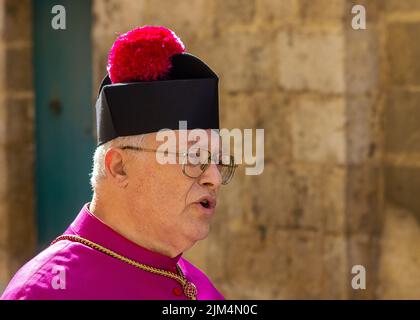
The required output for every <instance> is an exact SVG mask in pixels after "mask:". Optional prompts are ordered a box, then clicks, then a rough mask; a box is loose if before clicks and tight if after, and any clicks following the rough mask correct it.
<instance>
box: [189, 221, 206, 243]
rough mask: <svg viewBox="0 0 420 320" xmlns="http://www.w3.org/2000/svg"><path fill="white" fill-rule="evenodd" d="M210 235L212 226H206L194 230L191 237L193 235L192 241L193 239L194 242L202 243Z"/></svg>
mask: <svg viewBox="0 0 420 320" xmlns="http://www.w3.org/2000/svg"><path fill="white" fill-rule="evenodd" d="M209 233H210V225H209V224H205V225H200V226H196V227H195V228H193V230H192V232H190V235H191V239H193V240H194V241H200V240H204V239H205V238H207V237H208V235H209Z"/></svg>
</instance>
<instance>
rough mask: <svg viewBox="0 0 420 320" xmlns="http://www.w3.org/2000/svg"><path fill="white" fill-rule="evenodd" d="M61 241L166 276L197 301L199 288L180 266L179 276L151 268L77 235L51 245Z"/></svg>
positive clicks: (60, 237)
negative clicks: (76, 244)
mask: <svg viewBox="0 0 420 320" xmlns="http://www.w3.org/2000/svg"><path fill="white" fill-rule="evenodd" d="M60 240H70V241H74V242H79V243H81V244H84V245H86V246H88V247H90V248H92V249H95V250H97V251H100V252H102V253H105V254H107V255H109V256H111V257H113V258H116V259H118V260H121V261H123V262H126V263H128V264H130V265H132V266H134V267H136V268H139V269H141V270H143V271H147V272H151V273H154V274H157V275H160V276H164V277H167V278H170V279H174V280H176V281H178V282H179V283H180V284H181V285H182V288H183V290H184V294H185V296H186V297H187V298H189V299H191V300H196V299H197V288H196V286H195V285H194V283H192V282H189V281H188V280H187V278H186V277H185V275H184V273H183V272H182V270H181V268H180V267H179V265H178V264H177V265H176V267H177V270H178V272H179V274H176V273H174V272H170V271H167V270H163V269H158V268H155V267H151V266H148V265H146V264H143V263H139V262H137V261H134V260H132V259H129V258H127V257H124V256H122V255H120V254H118V253H116V252H114V251H112V250H110V249H108V248H105V247H103V246H101V245H99V244H97V243H95V242H92V241H90V240H88V239H85V238H82V237H79V236H76V235H62V236H59V237H58V238H56V239H55V240H54V241H53V242H51V245H52V244H54V243H56V242H58V241H60Z"/></svg>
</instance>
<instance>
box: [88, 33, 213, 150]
mask: <svg viewBox="0 0 420 320" xmlns="http://www.w3.org/2000/svg"><path fill="white" fill-rule="evenodd" d="M145 29H147V30H145ZM133 31H137V38H136V39H134V40H133V39H132V38H130V37H127V35H129V34H130V32H133ZM130 32H129V33H126V34H124V35H122V36H120V37H119V39H120V40H121V39H122V40H123V41H125V42H124V43H123V45H121V43H119V44H118V46H116V44H117V42H116V43H114V46H113V48H112V49H111V53H110V57H109V64H108V73H109V74H108V75H107V76H106V77H105V79H104V80H103V81H102V84H101V87H100V91H99V95H98V99H97V102H96V121H97V142H98V146H99V145H101V144H103V143H106V142H108V141H110V140H112V139H114V138H117V137H121V136H130V135H138V134H144V133H151V132H157V131H159V130H161V129H172V130H178V129H179V121H187V128H188V129H198V128H200V129H219V111H218V109H219V107H218V100H219V99H218V77H217V75H216V74H215V73H214V72H213V71H212V70H211V69H210V68H209V67H208V66H207V65H206V64H205V63H204V62H203V61H201V60H200V59H199V58H197V57H195V56H193V55H191V54H188V53H185V52H180V53H175V54H172V55H171V52H174V51H175V52H176V50H173V47H172V48H170V45H172V46H173V45H174V43H173V42H171V41H173V39H171V38H170V36H173V37H175V40H176V41H179V43H180V44H181V45H182V51H183V44H182V42H180V40H179V39H178V38H177V37H176V36H175V34H174V33H173V32H172V31H170V30H169V29H166V28H163V27H142V28H138V29H134V30H132V31H130ZM156 32H159V34H158V36H156ZM162 32H163V35H162ZM167 32H170V33H171V34H170V35H169V36H168V33H167ZM139 33H140V34H141V37H139ZM145 34H146V35H147V36H146V37H145ZM150 34H152V37H150ZM124 36H125V38H123V37H124ZM139 38H141V41H140V45H139ZM145 38H146V39H145ZM127 39H128V40H127ZM117 41H118V40H117ZM133 43H134V45H133ZM162 43H163V44H162ZM179 43H178V44H175V45H179ZM149 44H150V45H149ZM133 46H134V47H135V48H136V46H137V48H136V49H133ZM147 46H149V47H147ZM145 48H146V49H145ZM148 49H150V50H148ZM165 49H166V50H167V52H165V53H164V54H163V55H162V52H161V50H165ZM168 53H169V54H168ZM165 54H166V56H165ZM132 59H137V60H132ZM165 59H167V61H165ZM121 60H125V61H121ZM127 61H128V63H127ZM121 62H122V63H121ZM135 68H138V69H142V70H139V71H138V72H137V70H133V69H135ZM121 70H122V71H121ZM160 70H164V71H163V72H161V71H160ZM150 71H151V72H150ZM145 74H146V76H145ZM113 78H114V79H113ZM111 79H113V80H116V81H112V80H111ZM121 80H122V82H119V81H121ZM133 80H134V81H133Z"/></svg>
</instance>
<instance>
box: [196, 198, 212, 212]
mask: <svg viewBox="0 0 420 320" xmlns="http://www.w3.org/2000/svg"><path fill="white" fill-rule="evenodd" d="M196 203H197V204H198V205H199V206H201V207H202V208H203V209H205V210H206V211H207V210H211V211H214V209H215V208H216V198H214V197H212V196H204V197H201V198H200V199H199V200H198V201H197V202H196Z"/></svg>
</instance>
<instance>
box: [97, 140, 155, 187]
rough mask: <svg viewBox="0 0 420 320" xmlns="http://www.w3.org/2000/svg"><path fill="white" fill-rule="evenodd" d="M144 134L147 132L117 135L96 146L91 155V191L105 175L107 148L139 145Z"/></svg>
mask: <svg viewBox="0 0 420 320" xmlns="http://www.w3.org/2000/svg"><path fill="white" fill-rule="evenodd" d="M146 135H147V134H142V135H135V136H126V137H118V138H115V139H113V140H111V141H108V142H106V143H104V144H102V145H100V146H99V147H97V148H96V150H95V154H94V155H93V166H92V172H91V174H90V185H91V187H92V190H93V191H95V188H96V186H97V185H98V183H99V182H100V181H101V180H102V179H104V178H105V177H106V172H105V155H106V153H107V152H108V150H109V149H111V148H115V147H122V146H140V145H141V143H142V141H143V139H144V137H145V136H146Z"/></svg>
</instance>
